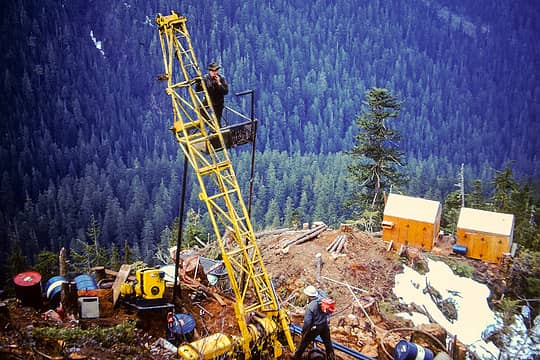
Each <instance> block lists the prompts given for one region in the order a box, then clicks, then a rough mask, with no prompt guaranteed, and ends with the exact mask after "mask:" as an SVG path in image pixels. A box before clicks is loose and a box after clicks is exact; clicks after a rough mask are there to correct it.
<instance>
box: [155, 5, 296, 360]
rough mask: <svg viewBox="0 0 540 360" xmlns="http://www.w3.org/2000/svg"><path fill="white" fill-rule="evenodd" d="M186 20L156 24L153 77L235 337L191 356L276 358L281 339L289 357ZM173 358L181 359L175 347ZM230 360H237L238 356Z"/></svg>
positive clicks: (283, 320) (286, 334) (171, 18)
mask: <svg viewBox="0 0 540 360" xmlns="http://www.w3.org/2000/svg"><path fill="white" fill-rule="evenodd" d="M186 21H187V19H186V17H184V16H181V15H179V14H177V13H175V12H172V13H171V15H167V16H162V15H161V14H158V15H157V17H156V23H157V25H158V27H159V35H160V42H161V47H162V51H163V63H164V67H165V74H163V75H160V77H159V78H160V80H164V81H165V80H166V81H167V87H166V92H167V94H168V95H169V96H170V98H171V101H172V108H173V115H174V120H173V126H172V127H171V131H172V132H173V134H174V136H175V138H176V140H177V141H178V143H179V145H180V147H181V149H182V151H183V152H184V155H185V157H186V159H187V161H188V162H189V163H190V165H191V167H192V168H193V170H194V171H195V174H196V176H197V180H198V183H199V186H200V189H201V192H200V195H199V197H200V199H201V200H202V201H204V202H205V204H206V206H207V208H208V212H209V215H210V220H211V222H212V225H213V228H214V232H215V234H216V238H217V243H218V245H219V247H220V250H221V253H222V256H223V262H224V264H225V267H226V269H227V272H228V276H229V280H230V283H231V288H232V291H233V293H234V297H235V300H236V301H235V306H234V310H235V314H236V318H237V321H238V325H239V328H240V332H241V338H239V339H238V338H233V340H232V341H231V342H232V345H230V344H228V342H226V343H227V345H224V346H223V350H220V349H216V347H219V345H215V346H214V347H213V348H212V349H211V350H204V349H201V348H197V349H196V352H197V353H198V355H197V356H198V357H199V358H201V357H202V358H205V359H209V358H212V357H215V356H216V354H218V355H219V354H220V352H221V351H223V353H226V352H231V351H233V350H231V349H233V348H234V351H235V352H236V351H241V352H242V353H243V358H245V359H249V358H251V354H263V353H264V354H269V353H270V352H272V356H273V357H279V356H281V353H282V348H283V345H282V344H281V342H280V339H285V340H286V342H287V343H288V346H289V348H290V349H291V351H294V348H295V346H294V342H293V340H292V336H291V333H290V329H289V325H288V319H287V315H286V313H285V311H284V310H283V309H281V308H280V305H279V303H278V300H277V295H276V293H275V289H274V287H273V284H272V281H271V279H270V277H269V275H268V273H267V272H266V270H265V267H264V264H263V260H262V256H261V253H260V250H259V248H258V246H257V243H256V238H255V233H254V231H253V228H252V225H251V221H250V218H249V212H248V210H247V209H246V206H245V204H244V201H243V199H242V195H241V192H240V188H239V186H238V182H237V179H236V175H235V173H234V169H233V166H232V164H231V160H230V157H229V154H228V152H227V148H226V145H225V142H224V138H223V134H222V132H221V130H220V128H219V125H218V121H217V118H216V115H215V113H214V112H213V110H212V106H211V101H210V97H209V96H208V91H207V89H206V87H205V85H204V81H203V74H202V72H201V70H200V68H199V66H198V64H197V59H196V56H195V53H194V50H193V47H192V44H191V39H190V35H189V32H188V29H187V26H186ZM198 83H199V84H202V88H203V90H202V91H200V92H197V91H196V86H195V85H196V84H198ZM204 99H207V100H208V101H206V102H205V101H204ZM224 232H227V233H229V234H231V235H230V237H231V238H232V241H231V242H227V241H225V240H226V239H224V237H223V236H222V235H221V234H222V233H224ZM248 317H249V318H250V321H249V322H248V321H247V320H246V319H247V318H248ZM218 338H219V336H218ZM235 343H236V345H235ZM236 346H237V347H239V348H236ZM190 347H191V348H193V347H194V346H193V345H191V346H190ZM184 350H185V351H186V353H188V352H189V349H184ZM205 351H206V353H205ZM179 355H181V356H182V354H181V349H180V348H179ZM191 356H192V355H185V356H184V357H185V358H192V357H191ZM234 356H235V358H239V357H238V354H236V355H234Z"/></svg>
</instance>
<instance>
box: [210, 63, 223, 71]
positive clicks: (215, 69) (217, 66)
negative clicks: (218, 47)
mask: <svg viewBox="0 0 540 360" xmlns="http://www.w3.org/2000/svg"><path fill="white" fill-rule="evenodd" d="M219 69H221V67H220V66H219V65H218V64H216V63H215V62H213V63H210V65H208V70H210V71H217V70H219Z"/></svg>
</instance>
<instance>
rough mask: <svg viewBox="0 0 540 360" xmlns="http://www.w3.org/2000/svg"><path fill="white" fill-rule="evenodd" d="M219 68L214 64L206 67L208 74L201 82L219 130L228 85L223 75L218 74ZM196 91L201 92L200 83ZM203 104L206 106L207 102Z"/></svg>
mask: <svg viewBox="0 0 540 360" xmlns="http://www.w3.org/2000/svg"><path fill="white" fill-rule="evenodd" d="M219 69H221V67H220V66H219V65H218V64H216V63H215V62H212V63H210V65H208V74H206V75H204V77H203V81H204V84H205V85H206V90H207V91H208V95H209V96H210V101H211V102H212V108H213V109H214V113H215V114H216V117H217V119H218V124H219V127H220V128H221V116H222V115H223V108H224V107H225V95H227V94H228V93H229V85H228V84H227V80H226V79H225V77H224V76H223V75H220V74H219ZM195 90H196V91H202V90H203V88H202V85H201V83H197V85H196V86H195ZM205 104H208V100H207V99H205Z"/></svg>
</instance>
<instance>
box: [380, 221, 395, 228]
mask: <svg viewBox="0 0 540 360" xmlns="http://www.w3.org/2000/svg"><path fill="white" fill-rule="evenodd" d="M381 225H382V227H383V229H393V228H394V223H393V222H391V221H388V220H384V221H383V222H382V224H381Z"/></svg>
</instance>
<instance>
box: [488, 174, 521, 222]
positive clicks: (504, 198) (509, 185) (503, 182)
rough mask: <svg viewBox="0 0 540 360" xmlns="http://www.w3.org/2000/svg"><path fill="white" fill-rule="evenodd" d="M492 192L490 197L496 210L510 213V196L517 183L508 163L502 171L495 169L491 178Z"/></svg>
mask: <svg viewBox="0 0 540 360" xmlns="http://www.w3.org/2000/svg"><path fill="white" fill-rule="evenodd" d="M493 187H494V190H495V192H494V194H493V197H492V198H491V200H492V203H493V207H494V209H495V210H496V211H500V212H506V213H512V204H511V198H512V193H513V192H514V191H516V189H517V184H516V181H515V180H514V174H513V173H512V169H511V168H510V165H509V164H506V167H505V169H504V170H502V171H496V175H495V177H494V179H493Z"/></svg>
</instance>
